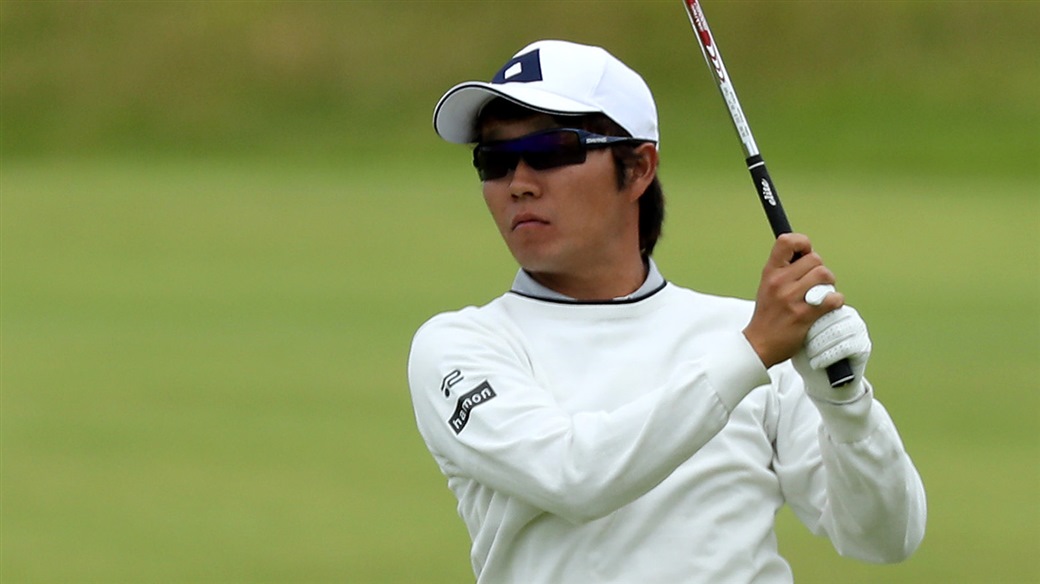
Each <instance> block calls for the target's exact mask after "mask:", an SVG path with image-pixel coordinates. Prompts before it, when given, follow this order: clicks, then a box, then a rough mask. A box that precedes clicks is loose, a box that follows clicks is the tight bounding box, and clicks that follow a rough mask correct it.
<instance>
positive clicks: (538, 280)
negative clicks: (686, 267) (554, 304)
mask: <svg viewBox="0 0 1040 584" xmlns="http://www.w3.org/2000/svg"><path fill="white" fill-rule="evenodd" d="M663 283H664V278H663V277H662V276H661V274H660V272H658V270H657V266H656V265H654V263H653V261H652V260H650V259H649V258H640V260H639V263H638V264H637V265H636V269H634V270H629V271H628V272H627V273H622V272H620V271H619V272H618V273H617V275H615V276H611V277H610V278H594V277H589V276H585V277H580V278H579V277H573V276H571V277H559V276H556V275H553V274H544V273H534V272H530V271H527V270H521V271H520V273H518V274H517V278H516V280H515V281H514V283H513V291H514V292H518V293H520V294H523V295H526V296H533V297H536V298H543V299H547V300H577V301H593V302H595V301H599V302H604V301H612V300H619V299H629V298H634V297H636V296H643V295H647V294H649V293H651V292H653V291H656V290H657V289H658V288H660V286H661V284H663Z"/></svg>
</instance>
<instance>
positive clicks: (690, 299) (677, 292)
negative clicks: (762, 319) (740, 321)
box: [665, 282, 755, 314]
mask: <svg viewBox="0 0 1040 584" xmlns="http://www.w3.org/2000/svg"><path fill="white" fill-rule="evenodd" d="M665 291H666V292H668V293H669V295H670V300H671V301H672V302H673V303H676V304H681V305H685V306H689V307H691V308H696V309H698V310H711V311H723V312H727V313H731V312H732V313H739V314H744V313H748V314H750V311H752V310H754V306H755V304H754V302H752V301H751V300H747V299H745V298H737V297H734V296H721V295H718V294H709V293H707V292H700V291H697V290H692V289H690V288H686V287H683V286H679V285H678V284H675V283H672V282H669V283H668V286H667V287H666V288H665Z"/></svg>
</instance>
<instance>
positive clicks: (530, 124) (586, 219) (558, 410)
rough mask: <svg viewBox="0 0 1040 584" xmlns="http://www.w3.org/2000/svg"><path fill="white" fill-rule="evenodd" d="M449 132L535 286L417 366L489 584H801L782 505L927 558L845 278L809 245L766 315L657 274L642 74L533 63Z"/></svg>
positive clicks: (548, 57) (787, 267)
mask: <svg viewBox="0 0 1040 584" xmlns="http://www.w3.org/2000/svg"><path fill="white" fill-rule="evenodd" d="M434 126H435V129H436V131H437V133H438V134H439V135H440V136H441V137H443V138H444V139H445V140H447V141H449V142H455V143H464V144H466V143H470V144H475V148H474V151H473V164H474V166H475V167H476V171H477V173H478V175H479V176H480V179H481V181H482V185H483V195H484V201H485V203H486V204H487V207H488V210H489V211H490V213H491V218H492V219H493V220H494V222H495V224H496V225H497V227H498V230H499V231H500V233H501V235H502V238H503V239H504V240H505V243H506V246H507V247H508V248H509V251H510V252H511V253H512V255H513V257H514V258H515V259H516V261H517V263H518V264H519V266H520V269H519V271H518V272H517V274H516V278H515V280H514V281H513V283H512V286H511V288H510V289H509V291H508V292H506V293H505V294H503V295H502V296H501V297H499V298H496V299H495V300H493V301H491V302H490V303H488V304H487V305H485V306H482V307H479V308H477V307H468V308H463V309H461V310H458V311H454V312H446V313H443V314H440V315H438V316H435V317H433V318H432V319H430V320H429V321H428V322H426V323H425V324H423V325H422V327H421V328H420V329H419V330H418V332H417V333H416V334H415V337H414V340H413V344H412V347H411V353H410V356H409V362H408V376H409V384H410V387H411V394H412V400H413V404H414V408H415V415H416V420H417V423H418V427H419V431H420V433H421V434H422V437H423V439H424V440H425V442H426V445H427V446H428V447H429V450H430V452H431V453H432V455H433V457H434V459H435V460H436V462H437V464H438V465H439V466H440V469H441V471H442V472H443V473H444V475H445V477H447V483H448V487H449V488H450V489H451V490H452V491H453V492H454V494H455V496H456V497H457V498H458V502H459V504H458V512H459V514H460V515H461V517H462V519H463V521H464V522H465V524H466V527H467V528H468V530H469V534H470V537H471V538H472V548H471V552H470V559H471V561H472V565H473V570H474V572H475V574H476V578H477V581H478V582H480V583H493V584H504V583H513V584H538V583H562V584H587V583H607V582H611V583H624V584H651V583H660V584H677V583H695V582H703V583H707V584H719V583H742V582H756V583H784V582H792V581H793V577H792V573H791V569H790V567H789V565H788V564H787V562H786V561H785V560H784V559H783V558H782V557H781V556H780V555H779V553H778V552H777V542H776V536H775V532H774V520H775V517H776V514H777V511H778V510H779V509H780V507H781V506H782V505H784V504H787V505H789V506H790V507H791V508H792V509H793V510H794V513H795V514H796V515H797V516H798V518H799V519H800V520H801V521H802V522H803V523H804V524H805V525H806V526H807V527H808V528H809V529H810V530H811V531H812V532H813V533H815V534H818V535H821V536H825V537H827V538H829V539H830V541H831V543H832V544H833V546H834V548H835V549H836V550H837V552H838V553H840V554H841V555H843V556H849V557H852V558H858V559H860V560H864V561H867V562H897V561H901V560H903V559H905V558H907V557H908V556H909V555H910V554H911V553H912V552H913V551H914V550H915V549H916V548H917V546H918V544H919V543H920V541H921V539H922V537H923V536H924V525H925V494H924V489H923V486H922V484H921V480H920V478H919V476H918V474H917V471H916V470H915V468H914V466H913V464H912V463H911V461H910V458H909V457H908V456H907V453H906V451H905V450H904V448H903V444H902V442H901V440H900V437H899V435H898V433H897V431H896V428H895V426H894V425H893V422H892V420H891V419H890V417H889V416H888V414H887V413H886V411H885V409H884V408H883V407H882V405H881V404H880V403H879V402H878V401H877V400H876V399H875V398H874V393H873V389H872V387H871V385H870V384H869V383H868V381H867V380H866V379H865V378H864V377H863V374H864V370H865V368H866V365H867V360H868V358H869V356H870V350H871V344H870V339H869V337H868V336H867V329H866V326H865V325H864V323H863V321H862V319H861V318H860V317H859V315H858V314H857V313H856V311H855V310H853V309H852V308H849V307H847V306H844V298H843V296H842V295H841V294H840V293H837V292H831V293H829V294H818V293H819V292H821V291H823V292H826V291H827V290H829V288H821V286H828V285H831V284H833V283H834V276H833V274H832V273H831V272H830V271H829V270H828V269H827V268H826V266H825V265H824V264H823V262H822V261H821V259H820V257H819V255H817V254H816V253H815V252H814V251H813V248H812V245H811V243H810V241H809V239H808V238H806V237H805V236H803V235H798V234H788V235H784V236H782V237H780V238H779V239H778V240H777V241H776V244H775V245H774V247H773V249H772V251H771V252H770V254H769V256H768V258H766V261H765V267H764V269H763V271H762V278H761V283H760V286H759V289H758V292H757V297H756V298H755V300H754V302H751V301H748V300H740V299H732V298H721V297H717V296H711V295H707V294H703V293H699V292H696V291H693V290H689V289H686V288H683V287H680V286H678V285H676V284H674V283H672V282H669V281H668V280H666V279H665V278H664V276H663V275H662V273H661V272H660V271H659V269H658V267H657V265H656V264H655V263H654V261H653V259H652V253H653V250H654V246H655V244H656V242H657V239H658V237H659V235H660V232H661V224H662V220H663V216H664V214H663V211H664V206H663V204H664V203H663V195H662V191H661V185H660V183H659V181H658V179H657V168H658V160H659V158H658V145H659V137H658V127H657V112H656V106H655V104H654V101H653V97H652V95H651V93H650V90H649V89H648V87H647V85H646V83H645V82H644V81H643V79H642V78H641V77H640V76H639V75H638V74H637V73H635V72H634V71H632V70H631V69H629V68H628V67H627V66H625V65H624V64H623V63H621V62H620V61H618V60H617V59H616V58H614V57H613V56H611V55H610V54H609V53H607V52H606V51H604V50H603V49H600V48H596V47H590V46H584V45H578V44H573V43H568V42H563V41H540V42H536V43H534V44H531V45H529V46H527V47H525V48H523V49H521V50H520V51H519V52H518V53H517V54H516V55H515V56H514V57H513V58H512V59H510V60H509V61H508V62H507V63H506V64H505V65H504V66H503V67H502V69H501V70H500V71H499V72H498V73H497V74H496V75H495V76H494V78H493V79H492V80H491V81H490V82H469V83H463V84H460V85H457V86H455V87H453V88H451V89H450V90H449V91H448V92H447V93H446V94H445V95H444V96H443V97H442V98H441V100H440V102H439V103H438V104H437V107H436V111H435V114H434ZM796 257H797V258H798V259H793V258H796ZM810 290H812V291H813V292H812V293H810ZM807 294H809V301H807V299H806V298H807ZM845 358H847V359H849V360H850V362H851V364H852V368H853V371H854V373H855V374H856V377H855V380H854V381H853V382H852V383H850V384H848V385H845V386H843V387H840V388H837V389H834V388H832V387H831V386H830V384H829V382H828V380H827V375H826V373H825V371H824V370H825V368H826V367H827V366H828V365H830V364H831V363H834V362H836V361H838V360H840V359H845Z"/></svg>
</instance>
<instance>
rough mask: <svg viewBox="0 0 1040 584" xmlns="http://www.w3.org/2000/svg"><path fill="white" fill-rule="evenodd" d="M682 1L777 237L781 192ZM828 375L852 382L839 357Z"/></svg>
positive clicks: (713, 50) (696, 6)
mask: <svg viewBox="0 0 1040 584" xmlns="http://www.w3.org/2000/svg"><path fill="white" fill-rule="evenodd" d="M683 4H684V5H685V6H686V15H687V16H689V17H690V25H691V26H693V30H694V32H695V33H696V34H697V41H698V44H699V45H700V47H701V54H702V55H703V56H704V61H705V62H706V63H707V64H708V69H709V70H711V72H712V77H713V78H714V79H715V85H716V86H718V88H719V91H720V92H721V93H722V100H723V101H724V102H725V103H726V108H727V109H728V110H729V117H730V120H731V121H732V122H733V127H734V129H736V131H737V137H738V138H739V139H740V144H741V146H742V147H743V149H744V161H745V163H746V164H747V168H748V172H750V173H751V180H752V181H753V182H754V183H755V190H757V191H758V200H759V202H761V203H762V209H763V210H764V211H765V213H766V219H768V220H769V226H770V228H772V230H773V235H774V236H775V237H780V236H781V235H783V234H784V233H791V223H790V222H789V221H788V220H787V214H786V213H785V212H784V207H783V205H781V204H780V195H779V194H777V192H776V185H775V184H773V179H772V177H771V176H769V170H768V169H767V168H766V163H765V161H764V160H763V159H762V155H761V153H760V152H759V150H758V144H756V143H755V138H754V136H753V135H752V134H751V126H750V125H749V124H748V121H747V117H746V116H745V115H744V110H743V109H741V107H740V100H739V99H737V92H736V90H735V89H734V88H733V83H732V82H731V81H730V78H729V73H728V72H727V71H726V65H725V64H724V63H723V62H722V53H721V52H720V51H719V47H718V45H717V44H715V37H714V35H712V34H711V29H710V28H708V20H707V19H706V18H705V17H704V12H703V11H702V10H701V6H700V3H699V2H698V1H697V0H683ZM795 259H797V258H795ZM827 376H828V378H829V379H830V382H831V386H832V387H841V386H843V385H845V384H847V383H849V382H851V381H852V379H853V377H854V376H853V373H852V366H851V365H850V364H849V361H848V359H842V360H841V361H838V362H837V363H834V364H833V365H831V366H830V367H828V368H827Z"/></svg>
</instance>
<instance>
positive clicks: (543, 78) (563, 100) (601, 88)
mask: <svg viewBox="0 0 1040 584" xmlns="http://www.w3.org/2000/svg"><path fill="white" fill-rule="evenodd" d="M496 97H503V98H505V99H508V100H509V101H512V102H515V103H518V104H520V105H522V106H524V107H528V108H530V109H532V110H535V111H539V112H544V113H548V114H563V115H580V114H590V113H603V114H605V115H606V116H607V117H609V118H610V119H612V120H614V121H615V122H617V124H618V125H620V126H621V127H622V128H624V129H625V130H627V131H628V133H629V134H631V135H632V137H633V138H639V139H641V140H650V141H653V142H658V141H659V136H658V130H657V106H656V105H654V97H653V95H652V94H651V93H650V88H649V87H647V85H646V81H644V80H643V78H642V77H640V76H639V74H638V73H636V72H635V71H633V70H632V69H630V68H629V67H628V66H627V65H625V64H624V63H622V62H621V61H619V60H618V59H617V58H616V57H614V56H613V55H611V54H610V53H608V52H607V51H605V50H604V49H602V48H600V47H592V46H588V45H579V44H576V43H571V42H567V41H558V40H543V41H537V42H534V43H531V44H530V45H527V46H526V47H524V48H523V49H520V51H519V52H518V53H516V54H515V55H513V58H512V59H510V60H509V62H508V63H506V64H505V65H503V66H502V68H501V69H499V71H498V73H496V74H495V76H494V78H492V80H491V82H489V83H487V82H483V81H468V82H466V83H460V84H458V85H456V86H455V87H452V88H451V89H449V90H448V92H447V93H445V94H444V96H443V97H441V99H440V101H439V102H437V107H436V108H435V109H434V112H433V127H434V129H435V130H436V131H437V133H438V134H440V136H441V137H442V138H444V139H445V140H447V141H448V142H455V143H458V144H468V143H472V142H476V141H477V139H478V136H477V127H476V126H477V117H478V116H479V115H480V110H481V109H483V107H484V106H485V105H486V104H487V103H488V102H489V101H491V100H492V99H494V98H496Z"/></svg>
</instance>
